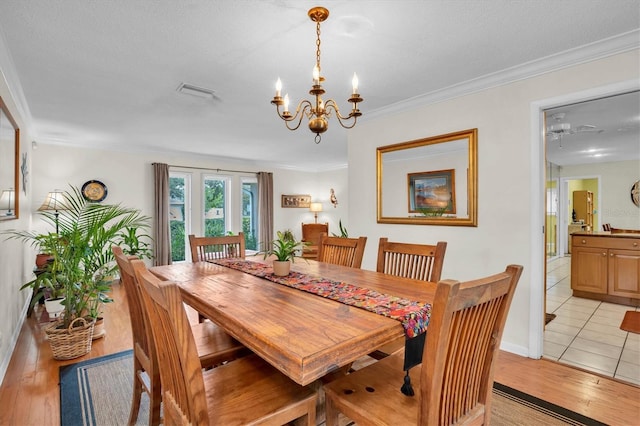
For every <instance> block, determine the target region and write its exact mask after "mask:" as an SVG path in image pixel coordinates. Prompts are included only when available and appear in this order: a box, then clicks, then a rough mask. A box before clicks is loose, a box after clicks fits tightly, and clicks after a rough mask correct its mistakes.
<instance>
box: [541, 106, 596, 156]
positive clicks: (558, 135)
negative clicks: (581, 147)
mask: <svg viewBox="0 0 640 426" xmlns="http://www.w3.org/2000/svg"><path fill="white" fill-rule="evenodd" d="M564 117H565V113H564V112H557V113H555V114H552V115H551V118H553V119H554V120H555V123H552V124H551V125H549V126H547V136H548V137H550V138H551V140H552V141H555V140H558V141H560V148H562V137H563V136H567V135H575V134H576V133H602V132H604V130H602V129H598V128H597V127H596V126H594V125H592V124H582V125H580V126H578V127H576V128H575V129H572V128H571V123H562V120H563V119H564Z"/></svg>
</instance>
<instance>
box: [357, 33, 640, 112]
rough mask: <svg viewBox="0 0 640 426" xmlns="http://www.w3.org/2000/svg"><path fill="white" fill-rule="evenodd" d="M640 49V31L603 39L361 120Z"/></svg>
mask: <svg viewBox="0 0 640 426" xmlns="http://www.w3.org/2000/svg"><path fill="white" fill-rule="evenodd" d="M639 48H640V29H638V30H633V31H629V32H626V33H623V34H620V35H617V36H614V37H609V38H606V39H602V40H599V41H596V42H593V43H590V44H586V45H583V46H580V47H576V48H573V49H569V50H565V51H563V52H560V53H556V54H554V55H550V56H546V57H544V58H540V59H536V60H534V61H529V62H525V63H523V64H520V65H516V66H514V67H511V68H507V69H504V70H501V71H498V72H494V73H491V74H486V75H484V76H481V77H477V78H474V79H471V80H467V81H465V82H462V83H459V84H454V85H452V86H449V87H445V88H442V89H438V90H434V91H432V92H429V93H425V94H422V95H418V96H415V97H413V98H409V99H407V100H403V101H400V102H396V103H394V104H391V105H389V106H386V107H383V108H379V109H376V110H373V111H369V112H367V114H365V115H363V116H362V117H361V118H360V120H362V121H367V120H371V119H375V118H380V117H382V116H388V115H393V114H398V113H401V112H404V111H407V110H411V109H415V108H417V107H421V106H425V105H429V104H434V103H436V102H442V101H445V100H449V99H454V98H458V97H461V96H466V95H470V94H472V93H476V92H480V91H482V90H486V89H490V88H493V87H498V86H503V85H505V84H509V83H513V82H516V81H521V80H526V79H528V78H532V77H536V76H539V75H542V74H546V73H550V72H553V71H558V70H561V69H564V68H569V67H572V66H575V65H579V64H583V63H586V62H591V61H595V60H598V59H602V58H606V57H608V56H613V55H617V54H619V53H624V52H628V51H631V50H634V49H639Z"/></svg>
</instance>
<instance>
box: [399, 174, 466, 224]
mask: <svg viewBox="0 0 640 426" xmlns="http://www.w3.org/2000/svg"><path fill="white" fill-rule="evenodd" d="M455 173H456V171H455V170H454V169H448V170H437V171H431V172H419V173H409V174H408V175H407V181H408V189H409V212H410V213H425V214H455V213H456V201H455V200H456V193H455V191H456V180H455V179H456V175H455Z"/></svg>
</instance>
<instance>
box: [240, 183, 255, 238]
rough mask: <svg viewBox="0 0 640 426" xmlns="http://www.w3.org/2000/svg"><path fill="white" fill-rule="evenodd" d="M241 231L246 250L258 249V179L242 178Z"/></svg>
mask: <svg viewBox="0 0 640 426" xmlns="http://www.w3.org/2000/svg"><path fill="white" fill-rule="evenodd" d="M242 232H243V233H244V240H245V245H246V248H247V250H258V181H257V179H256V178H243V179H242Z"/></svg>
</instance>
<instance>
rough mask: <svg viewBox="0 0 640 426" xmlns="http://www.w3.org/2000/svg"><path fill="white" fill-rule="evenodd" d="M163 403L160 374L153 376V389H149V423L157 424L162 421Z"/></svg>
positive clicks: (152, 425)
mask: <svg viewBox="0 0 640 426" xmlns="http://www.w3.org/2000/svg"><path fill="white" fill-rule="evenodd" d="M161 403H162V387H161V386H160V375H159V374H158V375H157V377H153V378H151V389H149V425H150V426H156V425H159V424H161V423H162V418H161V417H160V405H161Z"/></svg>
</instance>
